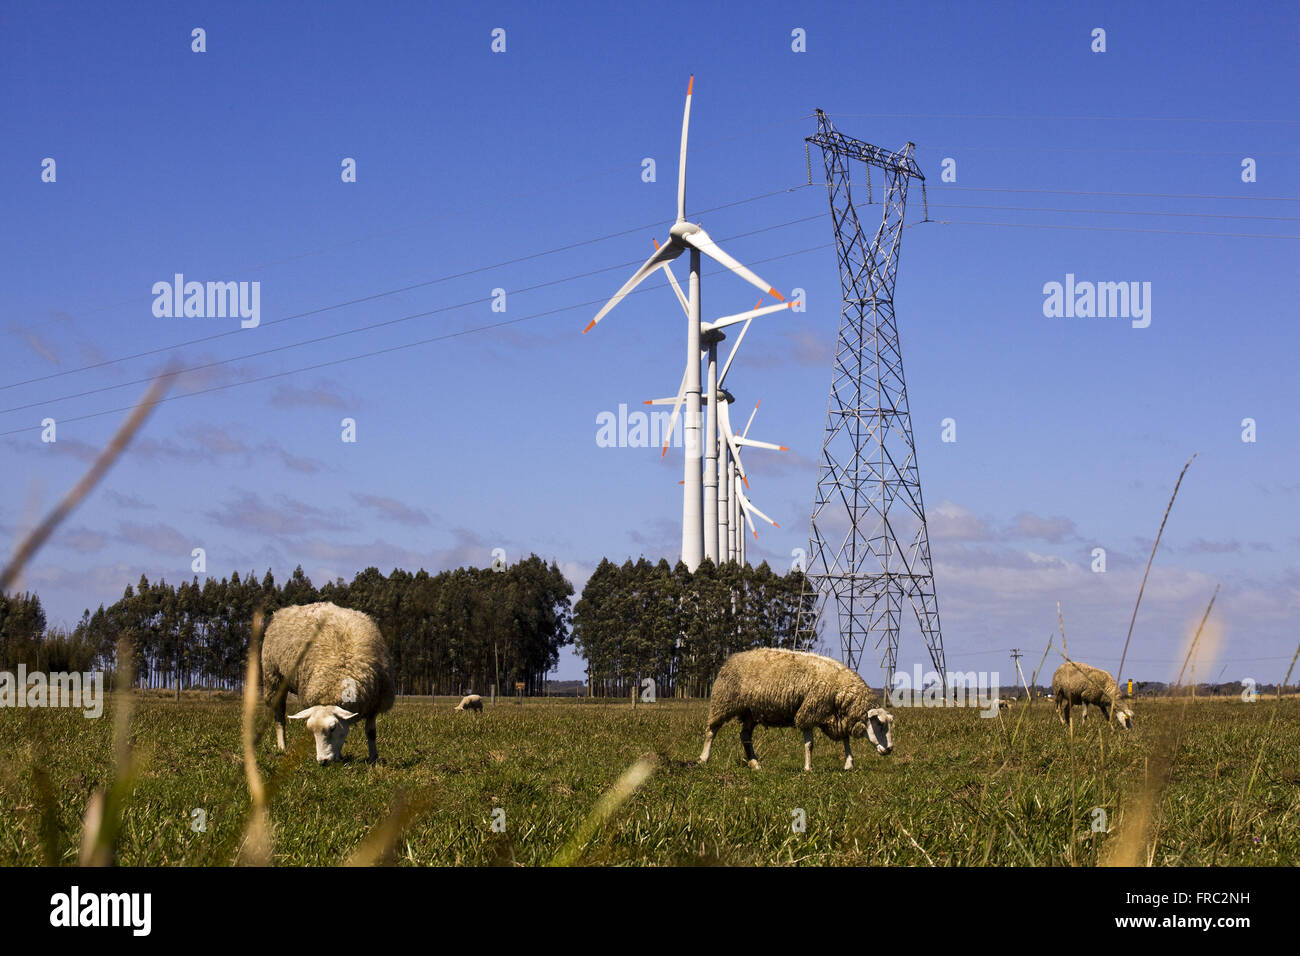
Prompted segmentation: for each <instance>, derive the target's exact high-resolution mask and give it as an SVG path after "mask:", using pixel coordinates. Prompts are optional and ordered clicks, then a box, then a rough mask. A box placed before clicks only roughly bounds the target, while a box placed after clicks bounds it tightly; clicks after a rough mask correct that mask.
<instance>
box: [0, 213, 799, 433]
mask: <svg viewBox="0 0 1300 956" xmlns="http://www.w3.org/2000/svg"><path fill="white" fill-rule="evenodd" d="M820 218H821V215H820V214H817V215H813V216H805V217H803V218H802V219H792V220H790V221H788V222H783V223H778V224H777V225H774V226H764V227H763V228H761V229H754V230H752V231H750V232H744V233H739V234H737V235H734V236H726V237H724V238H723V240H722V241H723V242H729V241H731V240H733V239H744V238H746V237H748V236H753V235H758V234H759V233H763V232H771V231H773V230H776V229H783V228H785V227H787V226H792V225H797V224H799V223H804V222H809V221H811V220H813V219H820ZM637 264H638V263H637V262H623V263H617V264H615V265H612V266H604V267H602V268H600V269H592V270H590V271H588V272H581V273H577V274H576V275H570V276H564V277H563V278H559V279H548V280H547V281H545V282H539V283H537V284H536V285H531V286H524V287H522V288H519V289H515V290H512V293H511V294H513V295H519V294H521V293H525V292H536V291H537V290H538V289H545V288H548V287H550V286H556V285H563V284H564V283H566V282H573V281H575V280H577V279H586V278H590V277H591V276H594V275H599V274H600V273H602V272H610V271H612V270H615V269H626V268H628V267H629V266H635V265H637ZM491 301H492V296H490V295H488V296H483V297H481V298H477V299H470V300H468V301H466V302H459V303H457V304H455V305H447V306H441V307H439V308H437V309H433V310H431V311H428V312H417V313H415V314H414V315H406V316H400V317H398V318H395V319H385V320H384V321H383V322H374V323H371V324H370V325H363V326H359V327H357V328H353V329H343V330H341V331H338V332H331V333H329V334H327V335H319V336H316V337H315V338H311V339H303V340H302V341H299V342H290V343H287V344H285V345H276V346H272V347H270V348H265V349H259V350H258V351H256V352H247V353H245V354H244V355H235V356H231V357H230V358H224V359H215V360H213V361H211V362H205V363H203V364H202V365H192V366H189V367H188V368H181V369H177V370H175V371H174V372H168V373H167V375H166V377H168V378H172V377H175V376H178V375H184V374H186V373H188V372H200V371H203V370H204V369H209V368H216V367H217V366H220V365H229V364H230V363H232V362H241V361H243V360H245V359H251V358H259V357H261V356H263V355H271V354H273V353H275V352H286V351H288V350H290V349H296V348H302V347H304V346H308V345H317V344H319V343H321V342H328V341H330V340H331V339H339V338H343V337H345V336H348V335H357V334H358V333H361V332H370V331H373V330H375V329H379V328H384V327H385V326H390V325H397V324H398V323H401V322H407V321H410V320H411V319H414V318H423V317H426V316H429V315H434V314H437V313H440V312H451V311H454V310H455V309H463V308H468V307H469V306H472V305H483V304H484V303H487V302H491ZM153 378H154V377H153V376H146V377H144V378H138V379H135V380H133V381H129V382H118V383H117V384H115V385H102V386H100V387H98V388H91V389H86V390H85V391H82V392H75V393H72V394H69V395H60V396H58V397H56V398H48V399H42V400H40V401H36V402H28V403H27V404H26V405H14V406H11V407H10V408H4V409H0V415H4V414H8V413H10V412H19V411H25V410H26V409H29V408H38V407H40V406H43V405H51V404H53V403H55V402H63V401H69V400H71V399H74V398H85V397H86V396H87V395H98V394H100V393H102V392H111V391H114V390H116V389H119V388H129V387H131V386H133V385H140V384H142V383H144V382H151V381H153Z"/></svg>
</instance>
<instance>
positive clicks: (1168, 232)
mask: <svg viewBox="0 0 1300 956" xmlns="http://www.w3.org/2000/svg"><path fill="white" fill-rule="evenodd" d="M933 221H934V222H937V223H939V224H940V225H944V226H1006V227H1008V228H1013V229H1081V230H1085V231H1089V232H1145V233H1158V234H1160V235H1165V236H1210V237H1213V238H1218V239H1300V235H1296V236H1292V235H1282V234H1272V233H1255V232H1196V231H1192V230H1187V229H1139V228H1137V227H1130V226H1071V225H1063V224H1056V223H1047V222H990V221H984V220H973V219H935V220H933Z"/></svg>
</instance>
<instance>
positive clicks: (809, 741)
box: [803, 730, 813, 771]
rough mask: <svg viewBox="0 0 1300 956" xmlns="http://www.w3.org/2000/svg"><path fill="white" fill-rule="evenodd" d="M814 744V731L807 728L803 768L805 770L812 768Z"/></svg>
mask: <svg viewBox="0 0 1300 956" xmlns="http://www.w3.org/2000/svg"><path fill="white" fill-rule="evenodd" d="M812 745H813V732H812V731H811V730H805V731H804V732H803V769H804V770H805V771H807V770H811V769H812Z"/></svg>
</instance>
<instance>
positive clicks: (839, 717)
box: [699, 648, 894, 771]
mask: <svg viewBox="0 0 1300 956" xmlns="http://www.w3.org/2000/svg"><path fill="white" fill-rule="evenodd" d="M874 702H875V695H874V694H873V693H872V691H871V688H869V687H868V686H867V684H866V681H864V680H863V679H862V678H861V677H859V676H858V675H857V674H856V673H854V671H853V670H851V669H850V668H848V667H845V666H844V665H843V664H841V663H840V662H839V661H836V660H832V659H831V658H829V657H822V656H821V655H819V654H810V653H807V652H804V651H786V650H778V649H776V648H758V649H756V650H751V651H741V652H740V653H738V654H733V655H731V656H730V657H729V658H727V660H726V661H725V662H723V665H722V667H721V669H720V670H719V671H718V676H717V679H716V680H714V682H713V695H712V699H711V700H710V701H709V723H708V727H707V728H706V729H705V732H704V751H703V752H702V753H701V754H700V761H699V762H700V763H705V762H707V761H708V759H709V751H710V748H711V747H712V744H713V735H714V734H715V733H717V731H718V728H719V727H721V726H722V725H723V724H725V723H726V722H727V721H729V720H731V719H732V718H733V717H736V718H739V719H740V722H741V730H740V742H741V744H743V745H744V748H745V759H746V762H747V763H748V765H749V766H750V768H752V769H754V770H758V769H759V763H758V758H757V757H755V756H754V744H753V738H754V727H755V725H757V724H762V725H763V726H765V727H797V728H799V729H800V730H802V731H803V769H804V770H806V771H807V770H812V746H813V730H814V729H816V728H818V727H820V728H821V729H822V732H823V733H824V734H826V736H827V737H829V738H830V739H831V740H840V741H843V742H844V769H845V770H852V769H853V751H852V750H851V749H850V748H849V740H850V738H852V737H867V738H868V739H869V740H870V741H871V742H872V743H873V744H874V745H875V747H876V751H877V752H878V753H880V754H881V755H884V754H887V753H889V752H890V751H891V750H893V749H894V730H893V724H894V718H893V716H892V715H891V714H890V713H888V712H887V711H886V710H885V709H884V708H881V707H873V706H872V705H873V704H874Z"/></svg>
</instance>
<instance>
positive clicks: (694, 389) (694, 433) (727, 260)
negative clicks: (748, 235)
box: [582, 76, 785, 571]
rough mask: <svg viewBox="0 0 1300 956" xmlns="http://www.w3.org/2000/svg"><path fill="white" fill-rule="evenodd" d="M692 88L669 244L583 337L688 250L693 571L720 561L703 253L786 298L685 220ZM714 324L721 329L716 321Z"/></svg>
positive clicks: (686, 553)
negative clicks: (705, 459)
mask: <svg viewBox="0 0 1300 956" xmlns="http://www.w3.org/2000/svg"><path fill="white" fill-rule="evenodd" d="M694 89H695V77H694V76H692V77H691V79H690V82H688V83H687V85H686V109H685V111H684V112H683V113H682V148H681V155H680V157H679V159H678V165H677V221H676V222H675V223H674V224H673V226H672V228H671V229H669V230H668V241H667V242H666V243H664V244H663V245H662V246H660V245H659V244H658V243H656V244H655V245H656V247H657V248H656V249H655V252H654V255H652V256H651V257H650V258H649V259H647V260H646V261H645V263H644V264H643V265H642V266H641V268H639V269H637V271H636V272H634V273H633V274H632V278H630V279H628V280H627V282H625V283H623V287H622V288H621V289H619V290H618V291H617V292H616V293H614V297H613V298H612V299H610V300H609V301H608V302H606V303H605V305H604V306H603V307H602V308H601V310H600V311H599V312H597V313H596V317H595V318H593V319H592V320H591V321H590V322H589V323H587V327H586V328H585V329H583V330H582V331H583V333H584V334H585V333H587V332H590V331H591V330H592V329H593V328H595V326H596V323H598V322H599V321H600V320H601V319H603V318H604V317H605V316H606V315H607V314H608V313H609V311H610V310H611V309H613V308H614V306H616V305H618V304H619V303H620V302H622V301H623V299H624V298H626V296H627V295H628V293H630V292H631V291H632V290H633V289H635V288H636V287H637V286H638V285H640V284H641V283H642V282H643V281H644V280H645V279H646V277H647V276H649V275H650V274H651V273H652V272H654V271H655V270H656V269H658V268H659V267H660V266H663V265H667V264H668V263H669V262H672V261H673V260H674V259H676V258H677V257H678V256H680V255H681V254H682V253H683V252H686V251H687V250H688V249H689V250H690V253H691V278H690V286H689V289H690V295H689V297H687V298H686V302H685V306H686V377H685V379H684V381H683V385H682V391H683V393H684V396H683V397H684V398H685V401H686V421H685V424H684V434H683V438H684V440H685V444H686V475H685V480H684V481H683V485H684V486H685V487H684V490H683V492H682V561H683V562H685V564H686V567H687V568H689V569H690V570H692V571H694V570H695V569H696V568H697V567H698V566H699V564H700V562H701V561H702V560H703V559H704V558H705V556H706V555H707V556H708V557H709V558H711V559H712V560H713V561H714V562H715V563H716V562H717V560H718V553H717V550H718V535H717V463H718V462H717V451H716V448H717V432H716V430H717V417H716V415H714V413H713V412H712V411H710V413H709V417H708V421H707V423H706V424H707V425H708V428H709V430H710V432H711V433H712V434H710V435H709V436H707V440H708V442H709V444H712V445H713V447H714V452H713V454H712V458H711V459H710V463H711V472H712V474H711V481H712V487H713V496H712V504H711V505H707V503H706V502H704V496H703V493H704V484H705V481H706V480H708V479H709V477H710V476H706V475H704V474H702V471H701V464H702V461H701V459H702V454H701V453H702V451H703V450H704V447H703V443H702V442H701V440H700V336H701V332H702V330H701V327H700V254H701V253H703V254H704V255H706V256H708V257H709V258H710V259H712V260H714V261H715V262H717V263H718V264H719V265H722V266H725V267H726V268H728V269H730V270H731V271H732V272H734V273H735V274H736V275H738V276H739V277H740V278H742V279H744V280H745V281H746V282H748V283H750V284H751V285H753V286H755V287H756V288H757V289H759V290H760V291H761V292H763V293H764V294H765V295H770V296H773V297H775V298H777V299H780V300H782V301H784V300H785V297H784V296H782V295H781V293H779V292H777V291H776V289H774V288H772V286H770V285H769V284H768V283H766V282H764V281H763V280H762V279H760V278H759V277H758V276H756V275H755V274H754V273H753V272H751V271H750V270H749V269H747V268H745V267H744V266H743V265H741V264H740V263H739V262H737V261H736V260H735V259H733V258H732V257H731V256H729V255H728V254H727V253H726V252H724V251H723V250H722V249H721V247H719V246H718V244H717V243H716V242H714V241H713V239H712V237H710V236H709V234H708V233H707V232H705V231H704V227H703V226H701V225H699V224H698V223H693V222H687V221H686V140H687V135H688V134H689V132H690V128H691V95H692V93H693V92H694ZM732 318H735V317H732ZM719 321H723V320H719ZM736 321H739V319H736ZM713 324H714V325H715V326H716V325H717V323H713ZM715 368H716V366H714V365H711V366H710V375H711V376H712V372H713V370H714V369H715ZM702 505H706V506H708V507H709V508H710V511H709V513H710V514H711V515H712V520H713V525H714V528H713V533H712V534H711V535H706V533H705V525H704V518H705V515H704V513H703V512H702V510H701V506H702ZM710 543H711V544H712V552H711V553H709V552H707V551H706V548H707V547H708V546H709V544H710Z"/></svg>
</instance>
